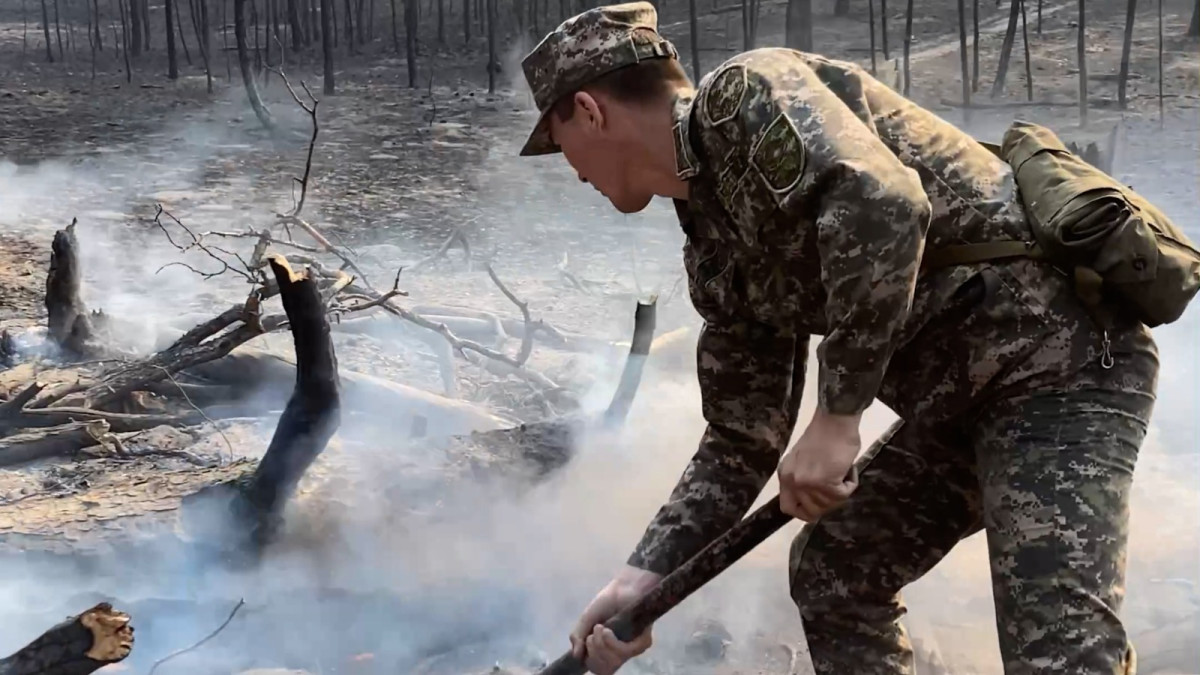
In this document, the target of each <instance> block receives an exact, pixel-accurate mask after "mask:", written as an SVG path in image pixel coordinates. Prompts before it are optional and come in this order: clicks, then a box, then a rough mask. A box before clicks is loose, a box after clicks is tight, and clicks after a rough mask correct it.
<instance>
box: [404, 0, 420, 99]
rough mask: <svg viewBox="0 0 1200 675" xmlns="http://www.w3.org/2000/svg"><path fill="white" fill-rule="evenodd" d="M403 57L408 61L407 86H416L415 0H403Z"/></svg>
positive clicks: (412, 87)
mask: <svg viewBox="0 0 1200 675" xmlns="http://www.w3.org/2000/svg"><path fill="white" fill-rule="evenodd" d="M404 57H405V59H406V60H407V61H408V86H409V88H410V89H416V88H417V0H404Z"/></svg>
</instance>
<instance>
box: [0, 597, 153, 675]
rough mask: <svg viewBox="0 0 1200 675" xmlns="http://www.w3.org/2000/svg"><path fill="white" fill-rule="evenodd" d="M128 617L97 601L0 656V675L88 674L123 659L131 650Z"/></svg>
mask: <svg viewBox="0 0 1200 675" xmlns="http://www.w3.org/2000/svg"><path fill="white" fill-rule="evenodd" d="M129 620H130V617H129V615H128V614H126V613H124V612H120V611H117V610H115V609H113V608H112V605H110V604H108V603H100V604H98V605H96V606H95V607H93V608H91V609H89V610H88V611H86V612H84V613H82V614H80V615H79V616H75V617H71V618H69V619H67V620H66V621H63V622H62V623H60V624H58V625H57V626H54V627H53V628H51V629H50V630H48V631H46V632H45V633H43V634H42V635H41V636H40V637H38V638H37V639H36V640H34V641H33V642H30V643H29V644H28V645H27V646H25V647H24V648H23V649H21V650H20V651H18V652H17V653H15V654H13V655H12V656H9V657H8V658H6V659H0V675H35V674H39V675H40V674H47V673H54V674H55V675H88V673H91V672H93V671H95V670H98V669H100V668H103V667H104V666H107V665H109V664H110V663H117V662H119V661H122V660H124V659H125V657H126V656H129V652H130V651H131V650H132V649H133V626H132V625H130V623H129Z"/></svg>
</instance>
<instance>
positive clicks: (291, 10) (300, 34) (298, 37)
mask: <svg viewBox="0 0 1200 675" xmlns="http://www.w3.org/2000/svg"><path fill="white" fill-rule="evenodd" d="M297 2H299V0H287V15H288V23H289V24H290V25H291V27H292V51H293V52H298V51H300V50H301V49H303V48H304V45H306V44H308V35H307V34H306V33H305V32H304V26H303V25H302V24H301V23H300V8H299V7H297V6H296V3H297Z"/></svg>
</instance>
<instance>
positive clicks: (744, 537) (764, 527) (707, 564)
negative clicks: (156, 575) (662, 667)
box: [537, 496, 792, 675]
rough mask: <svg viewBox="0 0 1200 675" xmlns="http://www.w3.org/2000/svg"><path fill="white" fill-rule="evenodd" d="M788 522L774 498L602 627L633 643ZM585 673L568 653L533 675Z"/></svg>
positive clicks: (790, 518)
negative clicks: (674, 608)
mask: <svg viewBox="0 0 1200 675" xmlns="http://www.w3.org/2000/svg"><path fill="white" fill-rule="evenodd" d="M791 520H792V517H791V516H789V515H787V514H786V513H784V512H783V511H781V510H780V509H779V497H778V496H776V497H774V498H773V499H771V501H769V502H767V503H766V504H763V505H762V506H760V507H758V509H757V510H755V511H754V513H751V514H750V515H749V516H747V517H746V518H744V519H742V521H741V522H739V523H738V524H737V525H734V526H733V527H731V528H729V530H728V531H727V532H726V533H725V534H723V535H721V536H720V537H718V538H716V539H714V540H713V542H712V543H710V544H709V545H708V546H706V547H704V549H702V550H701V551H700V552H699V553H697V554H696V555H695V556H693V557H692V558H691V559H690V560H688V561H687V562H685V563H684V564H683V565H680V566H679V567H678V568H677V569H676V570H675V571H674V572H671V573H670V574H668V575H667V576H665V577H663V578H662V579H661V580H660V581H659V582H658V585H657V586H655V587H654V588H653V589H651V590H650V592H648V593H646V594H645V595H643V596H642V597H641V598H639V599H638V600H637V601H636V602H634V603H633V604H631V605H629V606H628V607H626V608H625V609H623V610H621V611H620V612H618V613H617V614H616V615H614V616H613V617H612V618H611V619H609V620H608V621H606V622H604V625H605V627H607V628H609V629H611V630H612V632H613V633H614V634H616V636H617V639H618V640H621V641H622V642H629V641H631V640H633V639H634V638H636V637H637V636H638V635H641V634H642V631H644V630H646V628H647V627H649V626H650V625H651V624H653V623H654V622H655V621H657V620H658V619H659V618H661V617H662V615H664V614H666V613H667V612H668V611H670V610H671V608H673V607H675V605H678V604H679V603H680V602H683V600H684V598H686V597H688V596H689V595H691V594H692V593H693V592H695V591H696V590H698V589H699V588H700V587H701V586H703V585H704V584H706V583H708V582H709V581H711V580H712V579H713V578H714V577H716V576H717V575H718V574H720V573H721V572H724V571H725V570H726V569H728V568H729V566H730V565H732V564H733V563H735V562H737V561H738V560H739V559H741V558H742V556H744V555H746V554H747V553H749V552H750V551H751V550H752V549H754V547H756V546H758V545H759V544H761V543H762V542H764V541H766V540H767V539H768V538H769V537H770V536H771V535H772V534H775V533H776V532H777V531H779V530H780V529H781V528H782V527H783V526H784V525H787V524H788V523H789V522H791ZM586 672H587V666H586V665H584V664H583V663H582V662H581V661H580V660H579V659H576V658H575V656H574V654H572V653H571V651H570V650H568V651H567V652H566V653H565V654H563V655H562V656H560V657H558V659H557V660H556V661H554V662H553V663H551V664H549V665H547V666H546V667H545V668H542V669H541V670H540V671H538V674H537V675H584V673H586Z"/></svg>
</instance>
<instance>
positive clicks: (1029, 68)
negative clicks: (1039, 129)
mask: <svg viewBox="0 0 1200 675" xmlns="http://www.w3.org/2000/svg"><path fill="white" fill-rule="evenodd" d="M1021 46H1022V47H1024V48H1025V99H1026V100H1028V101H1033V59H1032V58H1031V57H1030V55H1029V17H1027V16H1026V15H1025V0H1021Z"/></svg>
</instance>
